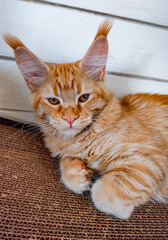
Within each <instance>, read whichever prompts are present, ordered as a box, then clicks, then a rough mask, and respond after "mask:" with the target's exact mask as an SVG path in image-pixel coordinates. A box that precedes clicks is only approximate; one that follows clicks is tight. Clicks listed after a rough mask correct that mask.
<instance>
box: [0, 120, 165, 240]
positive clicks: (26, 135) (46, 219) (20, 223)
mask: <svg viewBox="0 0 168 240" xmlns="http://www.w3.org/2000/svg"><path fill="white" fill-rule="evenodd" d="M4 239H5V240H8V239H12V240H19V239H29V240H33V239H51V240H52V239H62V240H65V239H74V240H75V239H111V240H112V239H122V240H126V239H128V240H133V239H136V240H137V239H143V240H146V239H159V240H161V239H164V240H165V239H168V205H166V204H160V203H153V202H149V203H148V204H146V205H144V206H143V207H141V208H137V209H136V211H135V213H134V214H133V216H132V218H131V219H129V220H127V221H122V220H118V219H116V218H113V217H110V216H106V215H105V214H102V213H100V212H99V211H97V210H95V209H94V207H93V205H92V204H91V200H90V196H89V193H85V194H83V195H76V194H73V193H71V192H69V191H67V190H66V189H65V188H64V186H63V185H62V184H61V183H60V176H59V165H58V160H56V159H52V158H51V157H50V156H49V154H48V152H47V150H46V149H45V148H44V145H43V142H42V137H41V136H39V135H36V133H32V132H28V131H25V130H24V131H23V130H21V129H17V128H15V127H9V126H6V125H2V124H1V125H0V240H4Z"/></svg>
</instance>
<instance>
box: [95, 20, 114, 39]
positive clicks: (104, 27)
mask: <svg viewBox="0 0 168 240" xmlns="http://www.w3.org/2000/svg"><path fill="white" fill-rule="evenodd" d="M112 26H113V23H112V22H111V21H109V20H108V19H106V20H105V21H104V22H103V23H102V24H100V26H99V29H98V31H97V34H96V36H95V38H94V40H96V39H97V38H98V37H100V36H104V37H107V35H108V33H109V32H110V30H111V28H112Z"/></svg>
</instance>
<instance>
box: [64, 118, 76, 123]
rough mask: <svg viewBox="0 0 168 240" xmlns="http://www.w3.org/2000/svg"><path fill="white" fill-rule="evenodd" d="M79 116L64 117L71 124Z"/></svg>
mask: <svg viewBox="0 0 168 240" xmlns="http://www.w3.org/2000/svg"><path fill="white" fill-rule="evenodd" d="M77 118H78V117H66V118H64V120H65V121H67V122H68V123H69V125H72V124H73V122H74V121H75V120H76V119H77Z"/></svg>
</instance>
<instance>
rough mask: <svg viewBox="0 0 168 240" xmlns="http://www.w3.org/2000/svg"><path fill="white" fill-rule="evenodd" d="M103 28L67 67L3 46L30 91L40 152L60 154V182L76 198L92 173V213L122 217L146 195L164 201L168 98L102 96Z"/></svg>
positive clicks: (166, 193) (167, 170)
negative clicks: (40, 136) (38, 127)
mask: <svg viewBox="0 0 168 240" xmlns="http://www.w3.org/2000/svg"><path fill="white" fill-rule="evenodd" d="M110 28H111V25H110V24H109V23H108V22H105V23H104V24H103V25H101V26H100V28H99V30H98V33H97V35H96V37H95V39H94V41H93V43H92V45H91V47H90V48H89V50H88V52H87V53H86V55H85V56H84V58H83V59H82V60H81V61H78V62H75V63H71V64H61V65H49V64H48V65H47V64H44V63H43V62H42V61H41V60H39V59H38V58H37V57H36V56H35V55H33V54H32V53H31V52H30V51H29V50H27V49H26V48H25V46H24V45H23V44H22V43H21V42H20V41H19V40H17V39H13V38H12V37H6V41H7V43H8V44H9V45H10V46H12V47H13V48H14V50H15V56H16V62H17V63H18V66H19V69H20V71H21V72H22V74H23V75H24V78H25V79H26V82H27V84H28V86H29V88H30V89H31V90H32V94H31V102H32V106H33V108H34V111H35V116H36V118H37V119H38V120H39V122H40V124H41V129H42V131H43V133H44V141H45V144H46V147H47V148H48V149H49V151H50V152H51V154H52V156H54V157H56V156H57V155H59V156H60V157H61V163H60V166H61V175H62V181H63V183H64V184H65V185H66V187H67V188H69V189H70V190H71V191H73V192H76V193H82V192H83V191H85V190H88V189H89V188H90V185H91V176H92V170H93V169H95V170H97V171H98V172H99V173H100V175H101V177H100V178H99V179H98V180H97V181H96V182H95V183H93V185H92V187H91V194H92V200H93V202H94V204H95V206H96V208H98V209H100V210H101V211H103V212H105V213H109V214H112V215H114V216H116V217H119V218H124V219H126V218H128V217H129V216H130V215H131V213H132V212H133V210H134V207H136V206H139V205H140V204H143V203H145V202H146V201H148V200H149V199H151V198H155V199H157V200H158V201H162V202H166V201H167V198H168V95H157V94H155V95H150V94H135V95H128V96H126V97H124V98H123V99H117V98H116V97H115V96H114V94H112V93H110V91H109V90H108V88H107V87H106V85H105V83H104V81H103V80H104V73H105V64H106V60H107V53H108V42H107V34H108V32H109V30H110ZM25 66H26V67H25ZM32 66H33V67H32Z"/></svg>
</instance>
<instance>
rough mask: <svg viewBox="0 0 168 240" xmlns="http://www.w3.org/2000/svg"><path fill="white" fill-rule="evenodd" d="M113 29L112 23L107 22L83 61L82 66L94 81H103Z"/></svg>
mask: <svg viewBox="0 0 168 240" xmlns="http://www.w3.org/2000/svg"><path fill="white" fill-rule="evenodd" d="M111 28H112V23H111V22H110V21H108V20H105V21H104V22H103V23H102V24H101V25H100V26H99V29H98V31H97V34H96V36H95V38H94V41H93V43H92V44H91V46H90V48H89V49H88V51H87V52H86V54H85V56H84V57H83V59H82V60H81V63H80V64H81V66H82V68H83V69H84V71H85V73H86V75H87V76H89V77H91V78H93V79H94V80H96V81H97V80H103V79H104V74H105V67H106V61H107V56H108V41H107V35H108V33H109V31H110V29H111Z"/></svg>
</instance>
